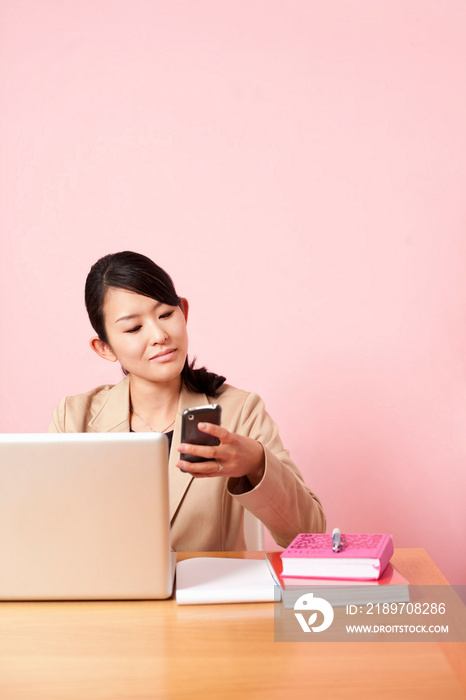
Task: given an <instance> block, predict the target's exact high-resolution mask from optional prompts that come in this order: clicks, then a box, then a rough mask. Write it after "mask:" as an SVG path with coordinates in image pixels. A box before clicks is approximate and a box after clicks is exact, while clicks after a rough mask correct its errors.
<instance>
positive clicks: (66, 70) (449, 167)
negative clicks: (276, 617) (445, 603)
mask: <svg viewBox="0 0 466 700" xmlns="http://www.w3.org/2000/svg"><path fill="white" fill-rule="evenodd" d="M0 27H1V29H0V32H1V42H0V43H1V82H0V90H1V93H0V94H1V103H2V118H1V121H0V146H1V153H0V155H1V157H0V167H1V172H0V177H1V200H0V226H1V275H0V285H1V300H2V302H1V328H2V357H1V364H0V373H1V377H0V379H1V388H2V400H1V418H0V430H1V431H3V432H35V431H38V432H41V431H43V430H45V429H46V427H47V424H48V422H49V420H50V416H51V412H52V409H53V407H54V405H55V404H56V403H57V402H58V400H59V399H60V398H61V396H63V395H64V394H73V393H79V392H81V391H86V390H87V389H89V388H91V387H92V386H95V385H97V384H102V383H105V382H114V381H117V380H118V379H119V378H120V373H119V370H118V368H116V367H114V366H112V365H110V364H109V363H105V362H104V361H102V360H100V359H99V358H98V357H97V356H95V355H93V354H92V352H91V350H90V349H89V347H88V338H89V336H90V334H91V331H90V327H89V324H88V321H87V317H86V314H85V310H84V306H83V286H84V279H85V276H86V274H87V272H88V269H89V267H90V265H91V264H92V263H93V262H95V260H96V259H97V258H98V257H100V256H101V255H104V254H106V253H108V252H114V251H117V250H122V249H133V250H137V251H140V252H143V253H145V254H147V255H149V256H151V257H152V258H154V259H155V260H156V261H157V262H158V263H159V264H161V265H162V266H164V267H166V268H167V270H168V271H169V272H170V274H172V276H173V277H174V279H175V282H176V284H177V287H178V291H179V293H181V294H183V295H185V296H187V297H188V298H189V300H190V302H191V317H190V324H189V326H190V341H191V352H192V353H195V354H196V355H197V356H198V358H199V360H200V361H201V362H202V363H205V364H207V366H208V367H210V368H211V369H214V370H216V371H218V372H221V373H223V374H226V375H227V377H228V380H229V381H230V382H231V383H233V384H235V385H237V386H241V387H243V388H246V389H250V390H254V391H257V392H258V393H260V394H261V395H262V396H263V398H264V399H265V401H266V405H267V407H268V409H269V412H270V413H271V415H272V416H273V417H274V418H275V419H276V420H277V422H278V423H279V425H280V428H281V433H282V437H283V439H284V442H285V443H286V445H287V446H288V447H289V448H290V450H291V452H292V455H293V456H294V458H295V461H296V462H297V464H298V465H299V466H300V468H301V470H302V472H303V474H304V475H305V478H306V480H307V482H308V483H309V485H310V486H311V487H312V488H313V489H314V490H315V491H316V492H317V493H318V494H319V496H320V497H321V499H322V501H323V503H324V506H325V509H326V512H327V515H328V528H329V530H330V531H331V529H332V528H333V527H335V526H339V527H341V528H342V530H343V531H346V532H355V531H361V532H370V531H376V532H389V533H390V532H391V533H393V535H394V541H395V545H396V546H401V547H404V546H423V547H425V548H426V549H427V551H428V552H429V553H430V555H431V556H432V557H433V558H434V560H435V561H436V562H437V563H438V565H439V566H440V567H441V568H442V569H443V571H444V572H445V574H446V575H447V577H449V579H450V580H451V581H452V582H453V583H466V556H465V555H466V546H465V541H466V535H465V534H464V531H465V525H466V518H465V514H464V501H465V493H466V488H465V461H466V406H465V398H466V387H465V379H466V377H465V374H466V294H465V292H466V275H465V263H466V238H465V222H466V204H465V185H466V182H465V180H466V177H465V175H466V155H465V154H466V130H465V124H466V99H465V87H464V86H465V83H464V79H465V75H466V51H465V48H464V37H465V35H466V5H465V3H464V1H463V0H447V1H445V0H437V1H433V0H431V1H429V0H407V1H406V2H405V1H403V2H383V1H378V2H374V0H360V1H355V0H354V1H351V0H345V2H327V0H319V1H315V2H314V1H313V0H286V2H285V1H284V0H247V1H246V0H245V1H239V2H234V1H233V0H228V1H226V0H224V1H222V0H220V1H219V0H210V1H209V0H197V1H196V2H193V1H189V0H177V1H176V2H173V0H138V1H137V2H133V1H132V0H80V1H79V2H57V1H56V0H2V2H1V4H0Z"/></svg>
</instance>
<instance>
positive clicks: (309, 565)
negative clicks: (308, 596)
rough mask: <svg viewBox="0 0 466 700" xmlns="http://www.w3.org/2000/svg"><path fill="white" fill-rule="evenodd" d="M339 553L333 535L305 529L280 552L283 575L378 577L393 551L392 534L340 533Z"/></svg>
mask: <svg viewBox="0 0 466 700" xmlns="http://www.w3.org/2000/svg"><path fill="white" fill-rule="evenodd" d="M341 540H342V542H344V544H343V547H342V548H341V550H340V551H339V552H334V551H333V549H332V535H322V534H311V533H307V532H303V533H301V534H300V535H298V536H297V537H295V539H294V540H293V542H291V544H289V545H288V547H287V548H286V549H285V551H284V552H282V554H281V558H282V565H283V574H282V575H283V576H297V577H300V576H302V577H308V578H330V579H331V578H334V579H354V580H364V579H366V580H375V579H378V578H379V577H380V576H381V574H382V572H383V571H384V569H385V567H386V566H387V564H388V562H389V561H390V559H391V556H392V554H393V540H392V536H391V535H374V534H351V535H345V534H342V535H341Z"/></svg>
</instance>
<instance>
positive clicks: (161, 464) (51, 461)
mask: <svg viewBox="0 0 466 700" xmlns="http://www.w3.org/2000/svg"><path fill="white" fill-rule="evenodd" d="M175 560H176V554H174V553H172V552H171V548H170V520H169V505H168V440H167V438H166V436H165V435H162V434H160V433H96V434H89V433H66V434H63V433H60V434H45V435H42V434H15V435H13V434H3V435H0V600H135V599H146V600H147V599H162V598H168V597H169V596H171V594H172V588H173V577H174V571H175Z"/></svg>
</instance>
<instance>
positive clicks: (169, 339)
mask: <svg viewBox="0 0 466 700" xmlns="http://www.w3.org/2000/svg"><path fill="white" fill-rule="evenodd" d="M187 313H188V303H187V301H186V300H185V299H183V300H182V308H181V307H179V306H169V305H168V304H163V303H161V302H158V301H156V300H155V299H151V298H150V297H146V296H143V295H141V294H135V293H134V292H128V291H126V290H125V289H119V288H118V287H109V289H108V290H107V292H106V294H105V299H104V319H105V328H106V331H107V338H108V343H102V341H98V340H97V339H95V338H93V339H92V340H91V346H92V347H93V349H94V350H96V352H98V354H99V355H101V356H102V357H105V359H108V360H111V361H113V362H115V361H118V362H120V364H121V365H122V366H123V367H124V368H125V369H126V370H127V371H128V372H129V373H130V374H131V375H134V376H135V377H139V378H141V379H145V380H149V381H153V382H162V383H164V382H169V381H173V380H175V379H177V378H179V376H180V374H181V370H182V369H183V366H184V363H185V360H186V356H187V354H188V334H187V331H186V319H187ZM96 344H100V345H98V347H99V348H100V350H99V349H98V347H96Z"/></svg>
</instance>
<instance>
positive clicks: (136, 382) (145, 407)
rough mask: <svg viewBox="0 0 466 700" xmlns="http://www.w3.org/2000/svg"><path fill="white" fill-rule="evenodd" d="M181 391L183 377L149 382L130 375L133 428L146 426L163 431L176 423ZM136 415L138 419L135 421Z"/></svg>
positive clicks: (141, 428)
mask: <svg viewBox="0 0 466 700" xmlns="http://www.w3.org/2000/svg"><path fill="white" fill-rule="evenodd" d="M180 391H181V378H180V377H177V378H176V379H175V380H174V381H173V382H166V383H163V384H161V383H160V384H159V383H155V382H147V381H144V380H141V379H139V378H138V377H134V376H133V375H130V399H131V410H132V413H133V416H132V422H136V425H133V429H138V430H143V429H144V426H146V427H147V428H149V427H150V429H151V430H154V431H163V430H165V428H166V426H168V425H169V424H171V423H174V421H175V418H176V414H177V410H178V403H179V399H180ZM134 417H136V419H137V420H136V421H134Z"/></svg>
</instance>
